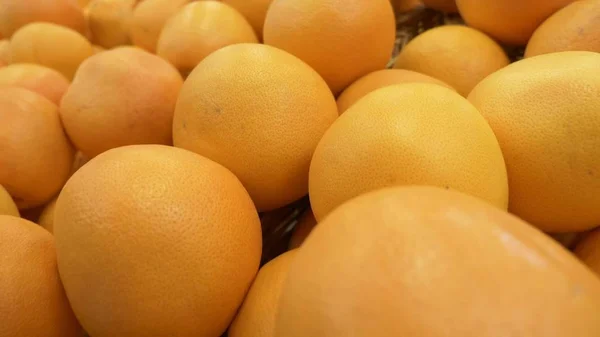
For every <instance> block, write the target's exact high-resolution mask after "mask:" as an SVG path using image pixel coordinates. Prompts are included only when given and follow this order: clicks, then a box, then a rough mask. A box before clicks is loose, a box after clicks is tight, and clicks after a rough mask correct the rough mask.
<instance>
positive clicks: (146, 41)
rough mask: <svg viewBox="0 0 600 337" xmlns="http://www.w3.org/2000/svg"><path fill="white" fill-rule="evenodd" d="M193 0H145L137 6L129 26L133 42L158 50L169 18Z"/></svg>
mask: <svg viewBox="0 0 600 337" xmlns="http://www.w3.org/2000/svg"><path fill="white" fill-rule="evenodd" d="M191 1H192V0H144V1H142V2H140V4H139V5H138V6H136V7H135V9H134V11H133V17H132V18H131V22H130V26H129V37H130V38H131V41H132V42H133V44H135V45H136V46H138V47H141V48H143V49H145V50H147V51H149V52H152V53H154V52H155V51H156V44H157V42H158V37H159V35H160V32H161V31H162V29H163V26H164V25H165V23H166V22H167V20H168V19H169V18H170V17H171V16H172V15H174V14H175V13H177V11H178V10H179V9H180V8H181V7H183V6H184V5H185V4H187V3H189V2H191Z"/></svg>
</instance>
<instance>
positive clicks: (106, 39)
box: [87, 0, 137, 48]
mask: <svg viewBox="0 0 600 337" xmlns="http://www.w3.org/2000/svg"><path fill="white" fill-rule="evenodd" d="M136 3H137V0H92V1H91V2H90V4H89V5H88V6H87V10H88V18H87V20H88V25H89V28H90V33H91V36H92V42H93V43H94V44H96V45H99V46H102V47H104V48H114V47H117V46H121V45H126V44H130V41H129V21H130V20H131V17H132V15H133V9H134V7H135V4H136Z"/></svg>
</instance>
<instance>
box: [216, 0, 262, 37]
mask: <svg viewBox="0 0 600 337" xmlns="http://www.w3.org/2000/svg"><path fill="white" fill-rule="evenodd" d="M222 1H223V3H225V4H228V5H230V6H231V7H233V8H235V9H237V10H238V11H239V12H240V13H241V14H242V15H243V16H244V17H245V18H246V19H247V20H248V22H249V23H250V25H252V28H254V32H255V33H256V36H257V37H258V39H259V40H262V36H263V26H264V24H265V17H266V16H267V10H268V9H269V5H271V2H273V0H222Z"/></svg>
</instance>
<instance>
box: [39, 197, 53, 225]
mask: <svg viewBox="0 0 600 337" xmlns="http://www.w3.org/2000/svg"><path fill="white" fill-rule="evenodd" d="M55 208H56V198H54V199H52V201H50V202H49V203H48V204H47V205H46V206H45V207H44V210H43V211H42V213H40V216H39V217H38V221H37V223H38V225H40V226H42V227H44V229H46V230H47V231H48V232H50V233H53V232H54V209H55Z"/></svg>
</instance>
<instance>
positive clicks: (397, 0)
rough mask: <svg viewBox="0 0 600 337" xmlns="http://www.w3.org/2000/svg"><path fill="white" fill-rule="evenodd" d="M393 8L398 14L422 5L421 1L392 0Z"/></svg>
mask: <svg viewBox="0 0 600 337" xmlns="http://www.w3.org/2000/svg"><path fill="white" fill-rule="evenodd" d="M391 2H392V7H394V11H395V12H397V13H404V12H408V11H410V10H412V9H414V8H416V7H418V6H420V5H422V2H421V0H391Z"/></svg>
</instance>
